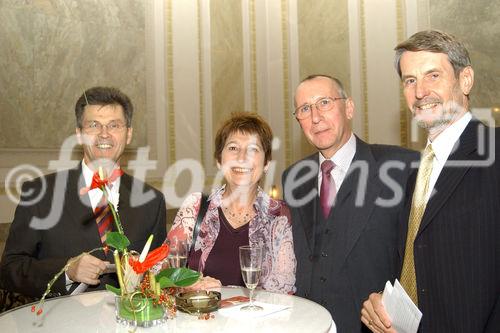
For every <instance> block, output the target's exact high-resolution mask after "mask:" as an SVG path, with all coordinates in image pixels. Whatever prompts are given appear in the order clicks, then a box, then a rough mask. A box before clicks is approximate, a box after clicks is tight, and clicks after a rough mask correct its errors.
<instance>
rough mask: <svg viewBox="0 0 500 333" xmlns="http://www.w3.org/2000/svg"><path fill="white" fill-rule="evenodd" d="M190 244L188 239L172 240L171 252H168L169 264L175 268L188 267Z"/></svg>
mask: <svg viewBox="0 0 500 333" xmlns="http://www.w3.org/2000/svg"><path fill="white" fill-rule="evenodd" d="M188 251H189V246H188V243H187V240H179V239H177V238H174V239H173V240H172V241H171V242H170V252H169V254H168V257H167V259H168V264H169V266H170V267H173V268H180V267H186V263H187V257H188Z"/></svg>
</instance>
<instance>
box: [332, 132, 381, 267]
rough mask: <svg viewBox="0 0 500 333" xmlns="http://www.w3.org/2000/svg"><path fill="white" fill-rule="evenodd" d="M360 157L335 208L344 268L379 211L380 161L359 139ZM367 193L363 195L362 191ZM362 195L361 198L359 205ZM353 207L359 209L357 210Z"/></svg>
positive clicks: (356, 155) (352, 166)
mask: <svg viewBox="0 0 500 333" xmlns="http://www.w3.org/2000/svg"><path fill="white" fill-rule="evenodd" d="M356 139H357V140H356V154H355V155H354V158H353V161H352V163H351V166H350V167H349V170H348V173H347V175H346V178H345V180H344V182H343V183H342V186H341V188H340V191H339V193H338V196H337V203H336V204H335V207H334V214H333V215H334V216H333V219H332V220H333V223H334V224H337V227H338V228H337V235H339V236H340V237H343V236H344V235H345V237H344V239H343V240H342V239H337V243H339V244H342V246H339V247H337V250H336V254H335V255H336V256H337V259H338V260H336V262H338V263H339V264H340V265H339V267H341V266H342V264H343V263H344V261H345V260H346V258H347V256H348V255H349V253H350V251H351V249H352V248H353V247H354V244H356V242H357V240H358V238H359V237H360V235H361V233H362V231H363V230H364V228H365V227H366V224H367V222H368V220H369V217H370V215H371V213H372V211H373V208H374V207H375V204H374V202H375V199H376V198H377V196H378V193H379V191H380V186H381V184H380V182H379V181H378V178H377V177H375V175H376V174H377V173H376V169H377V166H376V163H377V162H376V161H375V159H374V157H373V155H372V153H371V150H370V147H369V145H368V144H366V143H364V142H363V141H361V140H360V139H358V138H356ZM364 190H366V193H365V194H364V195H362V194H363V193H362V191H364ZM358 194H360V195H361V197H360V202H359V204H361V205H357V203H356V200H357V196H358ZM353 207H355V208H354V209H353Z"/></svg>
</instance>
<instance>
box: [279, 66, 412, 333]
mask: <svg viewBox="0 0 500 333" xmlns="http://www.w3.org/2000/svg"><path fill="white" fill-rule="evenodd" d="M295 106H296V110H295V113H294V115H295V117H296V119H297V121H298V122H299V124H300V126H301V128H302V130H303V132H304V134H305V136H306V137H307V139H308V141H309V142H310V143H311V144H312V145H314V146H315V147H316V148H317V149H318V153H315V154H313V155H311V156H309V157H306V158H305V159H303V160H301V161H299V162H297V163H295V164H294V165H292V166H290V167H289V168H288V169H287V170H285V172H284V174H283V179H282V180H283V192H284V198H285V200H286V202H287V204H288V205H289V207H290V210H291V215H292V224H293V228H292V229H293V241H294V248H295V255H296V257H297V275H296V287H297V293H296V294H297V295H298V296H302V297H306V298H308V299H311V300H313V301H315V302H318V303H320V304H322V305H323V306H324V307H325V308H327V309H328V310H329V311H330V313H331V314H332V317H333V320H334V321H335V324H336V326H337V329H338V331H339V332H360V331H361V330H362V324H361V321H360V319H359V309H360V307H361V304H362V301H363V299H364V298H365V297H366V295H364V293H366V292H367V291H369V292H373V291H378V290H381V289H383V287H384V284H385V282H386V281H387V280H388V279H391V278H393V277H394V276H395V274H396V273H397V266H396V264H397V247H396V239H397V236H398V233H397V230H398V229H397V215H398V213H399V211H400V207H401V199H402V196H403V193H404V192H403V190H404V188H403V186H404V184H406V180H407V176H408V174H409V170H410V163H409V162H410V160H412V159H415V158H418V156H415V153H414V152H411V151H408V150H406V149H403V148H400V147H395V146H387V145H370V144H367V143H365V142H363V141H362V140H360V139H359V138H357V137H356V136H355V135H354V134H353V133H352V130H351V125H350V121H351V119H352V118H353V116H354V103H353V101H352V99H351V98H349V97H348V96H347V94H346V92H345V91H344V88H343V87H342V84H341V83H340V81H339V80H337V79H335V78H332V77H329V76H326V75H313V76H309V77H307V78H306V79H304V80H303V81H302V82H301V83H300V85H299V86H298V87H297V90H296V93H295ZM331 162H333V163H331ZM328 164H330V166H334V167H333V169H331V170H325V171H322V169H323V168H324V167H323V165H328ZM332 164H333V165H332ZM327 180H328V181H329V185H327V184H328V183H327Z"/></svg>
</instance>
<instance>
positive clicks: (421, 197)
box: [400, 145, 434, 305]
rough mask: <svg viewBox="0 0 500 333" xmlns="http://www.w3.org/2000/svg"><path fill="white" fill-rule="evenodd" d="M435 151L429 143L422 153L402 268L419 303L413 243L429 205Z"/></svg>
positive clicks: (409, 290)
mask: <svg viewBox="0 0 500 333" xmlns="http://www.w3.org/2000/svg"><path fill="white" fill-rule="evenodd" d="M433 160H434V151H433V150H432V146H431V145H428V146H427V147H426V148H425V150H424V152H423V155H422V161H421V162H420V167H419V168H418V173H417V180H416V183H415V190H414V192H413V198H412V202H411V210H410V218H409V221H408V234H407V236H406V246H405V255H404V259H403V269H402V270H401V279H400V280H401V285H402V286H403V288H404V289H405V290H406V292H407V293H408V295H409V296H410V298H411V299H412V300H413V302H414V303H415V304H416V305H418V296H417V278H416V274H415V260H414V252H413V243H414V242H415V237H416V236H417V232H418V228H419V227H420V222H421V221H422V216H423V215H424V211H425V206H426V205H427V200H426V197H427V192H428V190H429V179H430V176H431V173H432V163H433Z"/></svg>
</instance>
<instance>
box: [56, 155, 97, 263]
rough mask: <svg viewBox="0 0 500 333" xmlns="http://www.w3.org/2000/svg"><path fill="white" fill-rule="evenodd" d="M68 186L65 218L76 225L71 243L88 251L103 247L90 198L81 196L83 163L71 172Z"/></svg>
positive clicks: (83, 182)
mask: <svg viewBox="0 0 500 333" xmlns="http://www.w3.org/2000/svg"><path fill="white" fill-rule="evenodd" d="M67 184H68V186H67V189H66V196H65V203H64V213H63V218H64V216H70V219H71V220H72V221H73V223H75V224H76V225H75V226H74V229H73V234H74V236H73V237H72V239H71V240H70V242H71V243H73V244H74V243H76V244H79V247H80V248H84V249H87V250H91V249H93V248H97V247H100V246H102V243H101V240H100V238H99V231H98V230H97V225H96V223H95V217H94V212H93V210H92V205H91V203H90V199H89V196H88V194H85V195H80V189H82V188H84V187H85V180H84V179H83V177H82V167H81V163H80V165H79V167H78V168H76V169H72V170H70V171H69V174H68V181H67ZM96 256H100V253H96Z"/></svg>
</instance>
